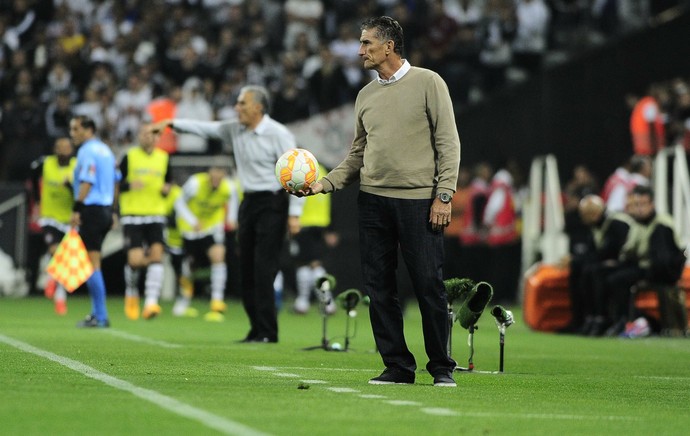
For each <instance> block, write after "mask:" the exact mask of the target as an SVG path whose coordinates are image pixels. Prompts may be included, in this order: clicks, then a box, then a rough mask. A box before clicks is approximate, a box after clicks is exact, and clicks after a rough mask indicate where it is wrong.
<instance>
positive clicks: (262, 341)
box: [237, 337, 278, 344]
mask: <svg viewBox="0 0 690 436" xmlns="http://www.w3.org/2000/svg"><path fill="white" fill-rule="evenodd" d="M237 342H238V343H240V344H275V343H277V342H278V339H274V338H268V337H262V338H259V337H256V338H250V337H246V338H244V339H242V340H241V341H237Z"/></svg>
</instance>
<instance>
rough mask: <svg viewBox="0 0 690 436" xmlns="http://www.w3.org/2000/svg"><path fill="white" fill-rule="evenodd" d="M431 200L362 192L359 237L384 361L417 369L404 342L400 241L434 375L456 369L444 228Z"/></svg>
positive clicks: (391, 365)
mask: <svg viewBox="0 0 690 436" xmlns="http://www.w3.org/2000/svg"><path fill="white" fill-rule="evenodd" d="M431 201H432V200H431V199H429V200H404V199H396V198H388V197H381V196H378V195H372V194H367V193H364V192H360V194H359V199H358V206H359V238H360V253H361V262H362V273H363V279H364V293H365V295H368V296H369V298H370V300H371V302H370V306H369V316H370V318H371V327H372V330H373V333H374V339H375V341H376V346H377V347H378V350H379V352H380V353H381V357H382V358H383V363H384V365H385V366H386V367H387V368H396V369H399V370H403V371H408V372H414V371H415V370H416V368H417V365H416V363H415V358H414V356H413V355H412V353H411V352H410V350H409V349H408V347H407V344H406V342H405V336H404V334H403V313H402V308H401V304H400V298H399V295H398V287H397V282H396V274H395V272H396V269H397V266H398V265H397V264H398V247H400V250H401V253H402V258H403V260H404V261H405V264H406V266H407V270H408V272H409V274H410V279H411V281H412V286H413V287H414V292H415V295H416V297H417V301H418V302H419V310H420V312H421V314H422V330H423V333H424V345H425V349H426V354H427V356H428V357H429V362H428V363H427V365H426V368H427V370H428V371H429V373H431V374H432V375H434V374H437V373H439V372H445V371H452V370H453V369H454V368H455V366H456V364H455V361H453V359H451V358H450V357H449V356H448V335H449V326H448V303H447V299H446V292H445V287H444V285H443V233H442V232H434V231H432V230H431V225H430V223H429V211H430V208H431Z"/></svg>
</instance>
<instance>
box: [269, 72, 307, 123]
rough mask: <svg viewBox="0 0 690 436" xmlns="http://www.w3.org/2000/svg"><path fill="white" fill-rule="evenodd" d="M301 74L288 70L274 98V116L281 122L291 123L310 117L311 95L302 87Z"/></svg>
mask: <svg viewBox="0 0 690 436" xmlns="http://www.w3.org/2000/svg"><path fill="white" fill-rule="evenodd" d="M300 82H301V81H300V79H299V75H298V74H297V73H296V72H295V71H287V72H285V73H284V74H283V76H282V81H281V86H280V89H279V91H278V93H277V94H276V96H275V99H274V100H273V116H274V117H275V119H276V120H277V121H279V122H281V123H291V122H293V121H298V120H306V119H307V118H309V95H308V93H307V92H306V91H305V90H304V89H303V88H302V87H300Z"/></svg>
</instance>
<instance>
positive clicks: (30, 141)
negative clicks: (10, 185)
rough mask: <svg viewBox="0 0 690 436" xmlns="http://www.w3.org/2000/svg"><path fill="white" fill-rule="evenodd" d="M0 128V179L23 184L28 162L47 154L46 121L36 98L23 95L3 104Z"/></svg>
mask: <svg viewBox="0 0 690 436" xmlns="http://www.w3.org/2000/svg"><path fill="white" fill-rule="evenodd" d="M0 127H1V129H0V131H2V135H3V142H4V144H3V148H4V150H3V153H2V159H0V175H2V173H3V172H5V176H6V177H7V178H9V179H10V180H15V181H24V180H26V179H27V178H28V176H29V167H30V165H31V162H33V161H34V160H36V159H38V158H39V157H40V156H42V155H44V154H45V153H46V150H45V148H46V143H45V138H46V136H45V118H44V113H43V110H42V108H41V106H40V105H39V104H38V102H37V101H36V98H35V97H34V96H33V95H31V94H30V93H28V92H26V93H20V94H19V95H17V96H16V98H14V99H13V100H11V101H9V102H8V103H6V105H5V108H4V111H3V114H2V120H1V121H0Z"/></svg>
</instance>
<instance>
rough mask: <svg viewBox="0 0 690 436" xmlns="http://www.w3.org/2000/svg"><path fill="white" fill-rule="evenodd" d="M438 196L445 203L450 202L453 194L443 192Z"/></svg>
mask: <svg viewBox="0 0 690 436" xmlns="http://www.w3.org/2000/svg"><path fill="white" fill-rule="evenodd" d="M438 198H439V199H440V200H441V201H442V202H444V203H450V199H451V196H450V195H448V194H446V193H445V192H444V193H443V194H439V196H438Z"/></svg>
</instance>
